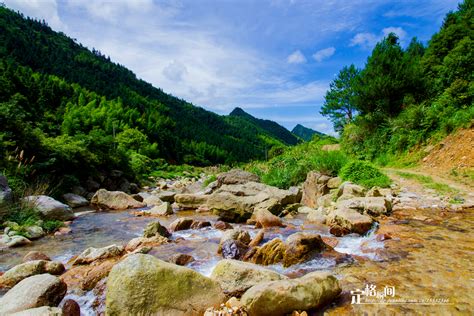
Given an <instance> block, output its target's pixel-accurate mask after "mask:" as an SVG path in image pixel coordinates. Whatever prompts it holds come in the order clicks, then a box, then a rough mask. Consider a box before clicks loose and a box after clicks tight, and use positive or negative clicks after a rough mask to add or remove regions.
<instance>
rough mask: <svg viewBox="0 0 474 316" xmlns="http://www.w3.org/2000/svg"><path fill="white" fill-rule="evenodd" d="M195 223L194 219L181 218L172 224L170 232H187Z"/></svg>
mask: <svg viewBox="0 0 474 316" xmlns="http://www.w3.org/2000/svg"><path fill="white" fill-rule="evenodd" d="M192 223H193V219H192V218H187V217H181V218H178V219H176V220H175V221H173V222H172V223H171V224H170V227H169V230H170V231H172V232H176V231H178V230H186V229H190V228H191V225H192Z"/></svg>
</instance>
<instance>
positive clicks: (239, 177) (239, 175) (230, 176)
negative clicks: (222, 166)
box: [217, 169, 260, 187]
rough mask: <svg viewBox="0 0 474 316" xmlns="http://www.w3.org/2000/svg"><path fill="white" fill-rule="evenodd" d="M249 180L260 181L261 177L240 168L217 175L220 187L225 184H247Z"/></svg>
mask: <svg viewBox="0 0 474 316" xmlns="http://www.w3.org/2000/svg"><path fill="white" fill-rule="evenodd" d="M247 182H260V177H259V176H257V175H256V174H253V173H250V172H247V171H243V170H239V169H233V170H231V171H228V172H224V173H221V174H220V175H218V176H217V186H218V187H221V186H222V185H224V184H245V183H247Z"/></svg>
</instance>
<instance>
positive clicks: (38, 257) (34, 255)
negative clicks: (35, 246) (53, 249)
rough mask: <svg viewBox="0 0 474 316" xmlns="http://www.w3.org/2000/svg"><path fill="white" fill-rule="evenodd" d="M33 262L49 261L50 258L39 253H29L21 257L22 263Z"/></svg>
mask: <svg viewBox="0 0 474 316" xmlns="http://www.w3.org/2000/svg"><path fill="white" fill-rule="evenodd" d="M35 260H46V261H51V258H50V257H48V256H47V255H46V254H44V253H42V252H40V251H30V252H28V253H27V254H26V255H25V256H24V257H23V263H25V262H28V261H35Z"/></svg>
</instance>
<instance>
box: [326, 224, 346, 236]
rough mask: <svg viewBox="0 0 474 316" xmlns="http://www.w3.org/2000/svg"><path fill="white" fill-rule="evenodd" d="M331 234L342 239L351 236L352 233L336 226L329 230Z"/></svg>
mask: <svg viewBox="0 0 474 316" xmlns="http://www.w3.org/2000/svg"><path fill="white" fill-rule="evenodd" d="M329 233H330V234H333V235H334V236H336V237H342V236H345V235H348V234H350V233H351V231H350V230H349V229H347V228H344V227H342V226H340V225H337V224H335V225H333V226H331V228H329Z"/></svg>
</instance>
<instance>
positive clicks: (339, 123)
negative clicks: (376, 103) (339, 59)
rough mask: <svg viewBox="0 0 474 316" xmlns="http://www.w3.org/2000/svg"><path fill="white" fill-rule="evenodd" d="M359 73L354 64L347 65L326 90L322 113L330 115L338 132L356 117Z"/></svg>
mask: <svg viewBox="0 0 474 316" xmlns="http://www.w3.org/2000/svg"><path fill="white" fill-rule="evenodd" d="M359 73H360V71H359V70H358V69H357V68H356V67H355V66H354V65H350V66H349V67H347V66H345V67H344V68H342V70H341V71H340V72H339V74H338V76H337V77H336V79H334V80H333V81H332V82H331V84H330V85H329V90H328V91H327V92H326V96H325V101H324V105H323V106H322V108H321V111H320V113H321V114H322V115H324V116H327V117H329V119H330V120H331V121H332V122H333V125H334V129H335V130H336V131H338V132H340V131H342V130H343V128H344V126H345V125H346V124H348V123H350V122H352V120H353V119H354V116H355V113H356V108H355V105H354V97H355V89H354V87H355V84H356V80H357V78H358V76H359Z"/></svg>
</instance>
